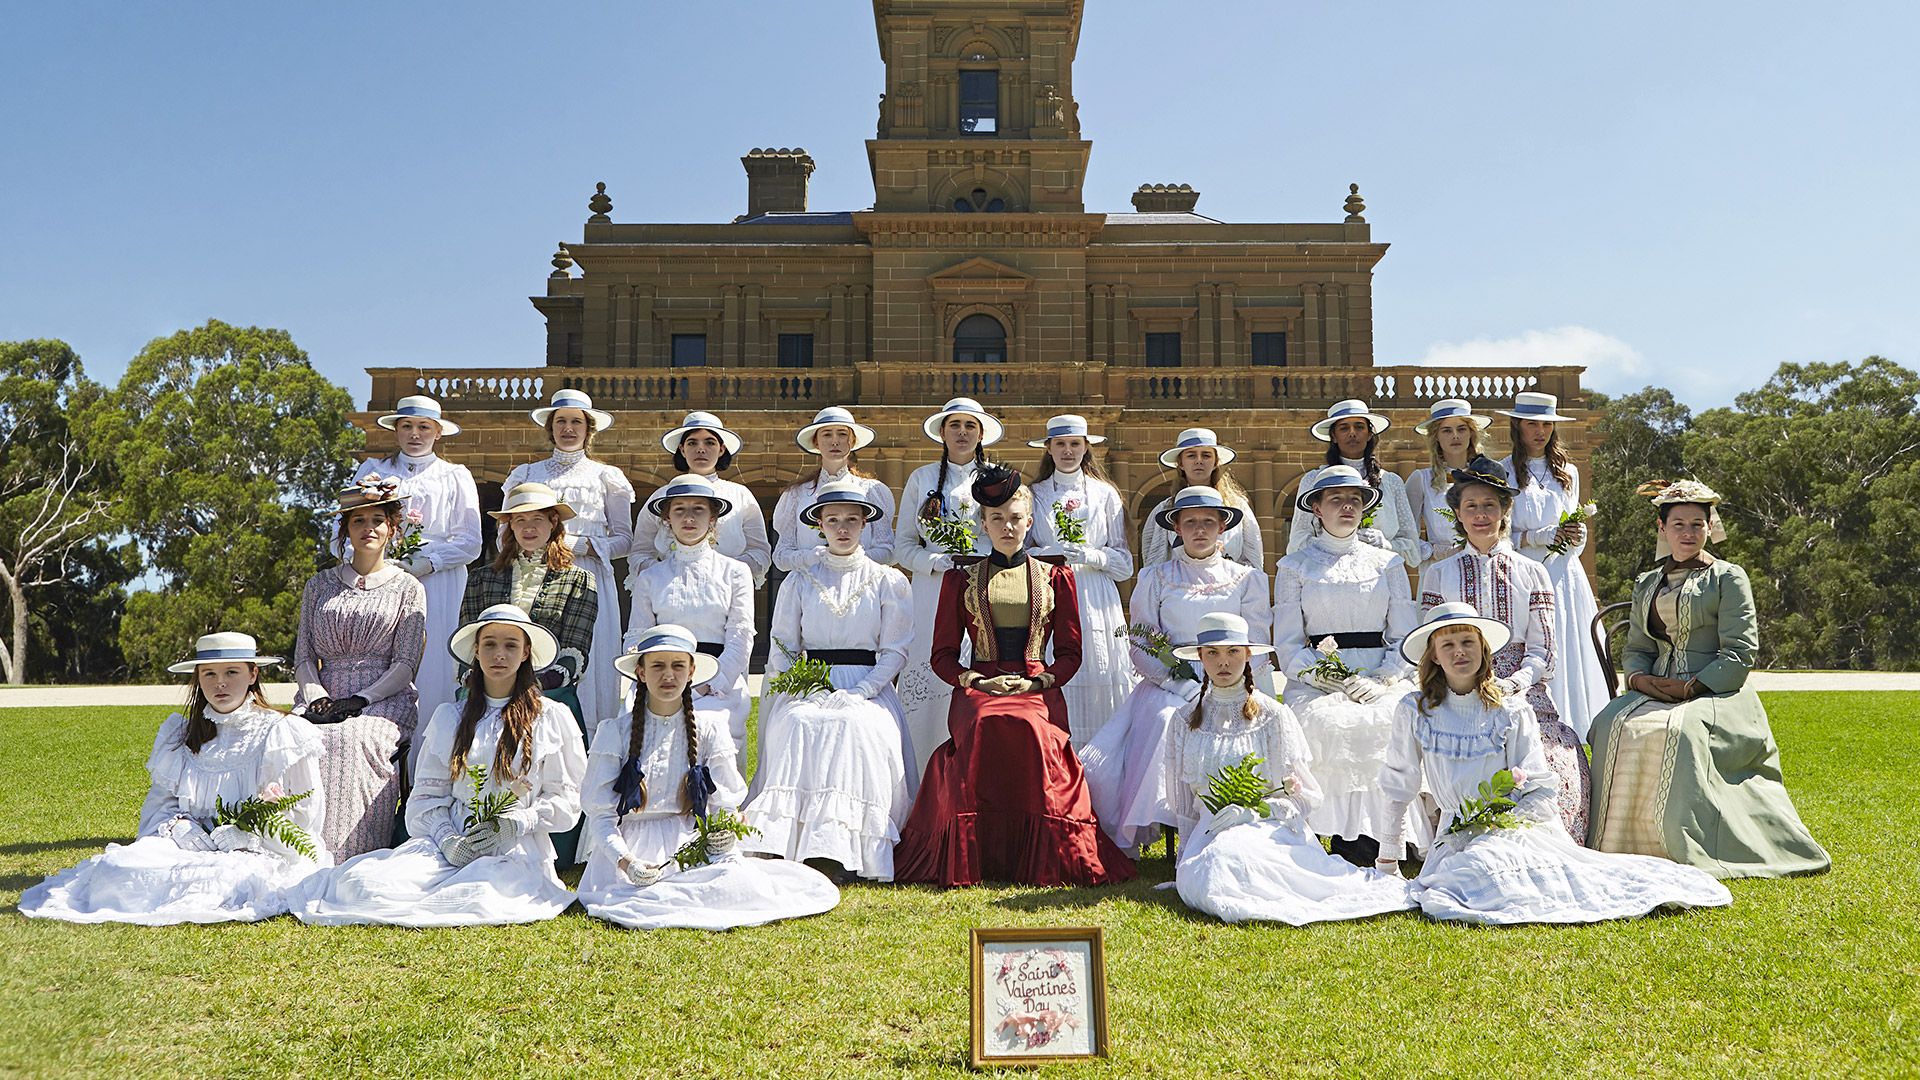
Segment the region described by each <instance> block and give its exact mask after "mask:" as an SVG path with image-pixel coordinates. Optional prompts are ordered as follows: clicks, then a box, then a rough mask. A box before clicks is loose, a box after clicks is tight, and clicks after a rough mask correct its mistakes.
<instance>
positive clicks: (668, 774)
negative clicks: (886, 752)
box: [581, 556, 747, 861]
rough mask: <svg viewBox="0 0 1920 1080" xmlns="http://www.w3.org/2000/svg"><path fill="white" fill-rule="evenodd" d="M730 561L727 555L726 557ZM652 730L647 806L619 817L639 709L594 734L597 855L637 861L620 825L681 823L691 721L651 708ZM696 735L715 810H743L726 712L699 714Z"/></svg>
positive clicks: (590, 782)
mask: <svg viewBox="0 0 1920 1080" xmlns="http://www.w3.org/2000/svg"><path fill="white" fill-rule="evenodd" d="M722 558H725V556H722ZM639 708H640V711H641V712H642V713H644V714H645V716H646V728H645V730H643V731H642V732H641V733H640V771H641V775H643V776H644V777H646V782H647V804H646V805H645V806H643V807H641V808H640V809H638V810H629V811H628V812H627V813H626V814H625V815H622V814H620V813H619V812H618V810H619V806H620V795H619V792H618V791H616V790H615V783H616V781H618V780H619V778H620V770H621V769H623V768H625V767H626V763H627V751H628V749H629V748H630V747H631V746H632V741H631V740H632V738H633V715H634V714H633V710H631V709H630V710H628V711H626V712H623V713H621V714H620V715H619V716H612V717H608V718H607V719H605V720H602V721H601V722H600V726H599V727H598V728H597V729H595V731H594V733H593V750H592V752H591V753H590V754H589V755H588V758H587V778H586V781H585V782H584V784H583V785H582V788H581V792H582V794H581V799H582V801H583V802H584V803H585V807H586V815H587V833H588V835H589V836H591V837H592V838H593V845H594V848H593V849H594V850H595V851H599V850H602V849H604V850H607V851H610V852H612V853H613V858H614V859H615V860H616V861H618V860H620V859H626V858H631V857H632V855H633V851H632V849H631V848H630V847H629V846H628V845H627V840H626V837H625V836H623V835H622V834H621V829H620V826H621V825H622V824H623V823H625V822H627V821H649V820H655V819H659V818H675V817H680V816H682V815H684V814H685V813H686V812H687V811H686V810H685V809H683V808H682V805H681V799H680V793H681V785H682V784H683V782H684V781H685V780H686V776H687V729H686V721H685V720H684V719H683V718H682V717H680V716H678V715H675V716H659V715H657V714H655V713H654V712H653V710H651V709H648V708H646V707H645V705H641V706H639ZM693 724H694V734H695V736H696V737H697V738H698V739H699V741H700V747H699V757H700V763H701V764H702V765H705V766H706V767H707V770H708V773H709V774H710V776H711V778H712V780H713V786H714V790H713V791H712V792H711V793H709V794H708V795H707V805H708V807H710V808H712V809H723V808H724V809H727V810H737V809H739V808H740V804H741V802H742V801H744V800H745V799H746V796H747V782H746V780H745V779H744V778H743V777H742V776H741V775H740V769H739V767H738V766H737V765H735V764H734V753H735V751H734V745H733V736H732V734H730V733H729V732H728V730H727V717H726V714H724V713H719V712H713V711H711V710H707V709H695V710H694V711H693Z"/></svg>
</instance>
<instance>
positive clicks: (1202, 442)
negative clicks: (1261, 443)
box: [1160, 427, 1238, 469]
mask: <svg viewBox="0 0 1920 1080" xmlns="http://www.w3.org/2000/svg"><path fill="white" fill-rule="evenodd" d="M1196 446H1211V447H1212V448H1213V460H1214V464H1215V465H1225V464H1227V463H1228V462H1230V461H1232V460H1233V459H1234V458H1235V457H1237V456H1238V455H1236V454H1235V453H1234V452H1233V447H1231V446H1227V445H1226V444H1224V443H1222V442H1221V441H1220V438H1219V436H1217V435H1215V434H1214V433H1213V429H1212V428H1204V427H1190V428H1187V429H1186V430H1185V431H1182V432H1181V433H1180V435H1179V437H1177V438H1175V439H1174V440H1173V445H1172V446H1169V447H1167V448H1166V449H1165V450H1162V451H1160V464H1162V465H1165V466H1166V467H1167V468H1169V469H1177V468H1179V467H1180V452H1181V451H1182V450H1188V449H1191V448H1193V447H1196Z"/></svg>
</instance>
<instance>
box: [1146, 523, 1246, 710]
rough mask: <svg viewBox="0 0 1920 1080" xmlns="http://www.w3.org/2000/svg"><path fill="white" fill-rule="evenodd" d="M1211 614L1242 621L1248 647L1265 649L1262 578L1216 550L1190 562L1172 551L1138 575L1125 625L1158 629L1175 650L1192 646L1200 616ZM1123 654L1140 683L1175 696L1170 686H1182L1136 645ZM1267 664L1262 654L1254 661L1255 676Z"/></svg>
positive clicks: (1183, 552)
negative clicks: (1250, 644) (1249, 638)
mask: <svg viewBox="0 0 1920 1080" xmlns="http://www.w3.org/2000/svg"><path fill="white" fill-rule="evenodd" d="M1216 611H1232V612H1237V613H1238V614H1239V615H1240V616H1241V617H1242V618H1244V619H1246V620H1247V628H1248V631H1249V633H1250V634H1251V635H1252V637H1253V639H1254V641H1255V642H1257V643H1258V644H1262V645H1264V644H1267V634H1268V629H1269V627H1270V626H1271V625H1272V619H1273V609H1272V608H1271V607H1269V606H1268V604H1267V575H1265V574H1263V573H1261V572H1260V571H1258V570H1255V569H1254V568H1253V567H1251V566H1246V565H1244V564H1241V563H1237V562H1234V561H1232V560H1230V559H1227V558H1226V557H1224V556H1222V555H1221V554H1220V552H1219V551H1218V550H1216V551H1214V553H1213V554H1212V555H1209V556H1207V557H1206V558H1204V559H1195V558H1194V557H1193V556H1191V555H1188V554H1187V549H1186V548H1184V547H1181V548H1175V549H1174V552H1173V557H1172V558H1170V559H1168V560H1167V561H1166V562H1163V563H1160V564H1158V565H1155V566H1149V567H1147V568H1146V569H1145V570H1142V571H1141V572H1140V580H1139V581H1138V582H1136V583H1135V584H1134V587H1133V597H1132V599H1130V600H1129V601H1128V604H1127V612H1128V618H1129V621H1130V622H1133V623H1141V624H1145V625H1147V626H1151V627H1154V628H1156V629H1158V630H1159V631H1160V632H1161V633H1163V634H1165V635H1167V637H1168V638H1169V639H1171V640H1172V642H1173V643H1174V644H1175V645H1176V646H1178V645H1191V644H1192V643H1193V642H1195V641H1196V640H1198V639H1199V636H1200V618H1201V616H1203V615H1207V614H1210V613H1212V612H1216ZM1129 651H1130V653H1131V655H1132V657H1133V666H1134V670H1136V671H1138V672H1139V673H1140V676H1141V678H1144V679H1146V680H1148V681H1149V682H1152V683H1153V684H1154V685H1156V686H1159V687H1161V688H1163V689H1170V690H1176V692H1177V689H1176V686H1175V684H1176V683H1177V682H1183V681H1184V680H1175V679H1173V678H1171V677H1170V676H1169V674H1168V669H1167V667H1166V665H1164V664H1162V663H1161V662H1160V661H1159V660H1157V659H1155V658H1154V657H1153V655H1152V654H1150V653H1148V652H1147V651H1146V650H1144V649H1142V648H1140V647H1139V646H1138V645H1132V646H1131V648H1130V649H1129ZM1267 662H1268V658H1267V656H1266V655H1265V654H1261V655H1259V656H1255V657H1254V658H1253V659H1252V665H1253V667H1254V670H1255V673H1256V674H1257V673H1258V672H1259V671H1260V670H1261V667H1262V665H1265V664H1266V663H1267Z"/></svg>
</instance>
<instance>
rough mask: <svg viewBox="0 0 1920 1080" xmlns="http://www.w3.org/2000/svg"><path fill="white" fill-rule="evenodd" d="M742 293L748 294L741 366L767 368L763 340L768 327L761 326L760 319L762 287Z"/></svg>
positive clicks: (752, 288) (744, 314) (749, 287)
mask: <svg viewBox="0 0 1920 1080" xmlns="http://www.w3.org/2000/svg"><path fill="white" fill-rule="evenodd" d="M742 291H743V292H744V293H745V294H746V297H745V298H746V311H745V312H744V313H743V315H742V318H743V319H744V320H745V326H743V327H742V330H743V331H744V333H743V335H742V336H743V337H744V339H745V340H744V342H743V348H742V349H741V350H740V365H741V366H742V367H766V366H767V362H766V355H765V352H764V345H765V342H764V341H763V340H762V339H763V338H765V337H766V332H765V331H766V327H764V326H762V325H761V319H760V286H758V285H748V286H747V287H746V288H745V289H744V290H742Z"/></svg>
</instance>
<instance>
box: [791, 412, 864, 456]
mask: <svg viewBox="0 0 1920 1080" xmlns="http://www.w3.org/2000/svg"><path fill="white" fill-rule="evenodd" d="M830 427H843V428H846V429H847V430H849V431H851V432H853V448H854V449H855V450H859V449H862V448H864V447H867V446H871V445H873V440H874V438H875V436H874V433H873V429H872V428H870V427H868V426H867V425H865V424H862V423H858V422H856V421H855V420H854V418H853V413H852V412H850V411H848V410H847V409H845V408H843V407H841V406H839V405H829V406H827V407H826V408H824V409H821V410H820V411H819V412H817V413H814V414H813V423H811V424H808V425H807V426H806V427H803V428H801V429H800V431H799V433H798V434H796V435H795V436H794V437H793V441H794V442H797V443H799V444H800V449H802V450H805V451H806V452H807V453H809V454H817V453H819V452H820V446H819V443H818V439H817V436H818V435H819V434H820V432H821V431H823V430H825V429H826V428H830Z"/></svg>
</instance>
